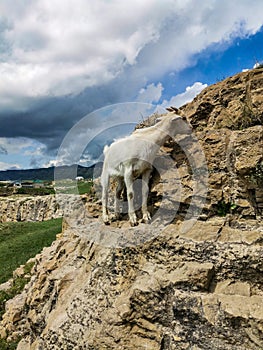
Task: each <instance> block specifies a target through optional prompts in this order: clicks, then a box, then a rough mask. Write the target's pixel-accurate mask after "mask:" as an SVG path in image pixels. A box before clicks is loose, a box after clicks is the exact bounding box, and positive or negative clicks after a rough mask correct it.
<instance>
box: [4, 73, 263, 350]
mask: <svg viewBox="0 0 263 350" xmlns="http://www.w3.org/2000/svg"><path fill="white" fill-rule="evenodd" d="M262 86H263V70H262V69H257V70H252V71H249V72H247V73H240V74H238V75H236V76H234V77H230V78H228V79H226V80H225V81H222V82H220V83H218V84H215V85H213V86H211V87H208V88H206V89H205V90H203V91H202V92H201V94H200V95H198V96H197V97H196V98H195V99H194V100H193V101H192V102H191V103H189V104H187V105H185V106H183V107H182V108H180V114H185V115H186V117H187V118H188V119H189V120H190V121H191V123H192V125H193V126H194V131H195V137H196V139H198V140H199V141H198V142H197V140H194V142H190V141H191V140H190V139H189V138H182V139H179V140H177V141H178V142H175V140H170V141H167V143H166V144H165V145H164V147H163V149H162V152H163V153H162V154H165V155H166V157H165V159H163V157H162V155H161V154H160V157H159V159H157V161H158V162H159V163H158V164H159V169H160V171H161V172H160V174H159V175H160V176H159V177H158V176H155V177H154V176H153V179H152V191H151V196H150V198H149V202H150V207H151V210H152V212H153V214H154V215H155V214H156V212H158V210H161V209H165V210H163V212H162V215H163V216H161V217H159V218H157V219H156V220H153V222H152V223H151V224H149V225H145V224H140V225H139V226H137V227H134V228H131V227H129V224H128V222H127V221H126V217H125V215H124V218H123V219H122V220H121V221H115V222H113V223H112V224H111V225H109V226H105V225H104V224H103V223H102V222H101V220H100V212H101V203H100V202H97V203H94V202H92V201H89V200H86V201H85V206H83V203H82V202H81V200H80V199H79V198H76V197H74V196H73V197H72V196H71V197H70V196H64V197H62V199H61V200H60V203H62V205H61V207H60V210H61V211H62V212H63V213H64V218H65V221H64V224H63V233H62V234H61V235H59V237H58V239H57V240H56V241H55V242H54V243H53V244H52V246H51V247H49V248H45V249H44V250H43V251H42V253H41V254H39V255H38V256H37V257H36V258H35V266H34V269H33V276H32V278H31V280H30V282H29V283H28V284H27V286H26V287H25V289H24V291H23V292H22V294H21V295H19V296H17V297H15V299H13V300H10V301H9V302H8V303H7V305H6V313H5V314H4V316H3V320H2V321H1V323H0V335H1V336H2V337H8V339H9V340H11V339H18V337H21V339H22V340H21V341H20V343H19V345H18V349H19V350H40V349H47V350H48V349H50V350H51V349H52V350H60V349H74V350H81V349H87V350H91V349H94V350H95V349H96V350H97V349H99V350H102V349H107V350H110V349H117V350H123V349H125V350H135V349H136V350H137V349H141V350H143V349H147V348H148V349H151V350H155V349H156V350H157V349H158V350H160V349H162V350H172V349H176V350H183V349H193V350H201V349H215V350H223V349H224V350H258V349H262V348H263V341H262V332H263V282H262V272H263V264H262V256H263V245H262V242H263V227H262V208H263V205H262V204H263V192H262V186H261V184H262V182H261V181H262V172H261V164H262V143H261V142H262V115H263V99H262ZM155 119H156V116H152V117H151V118H149V120H147V121H146V123H145V124H144V123H141V125H140V126H139V127H144V126H149V125H151V124H152V123H153V122H154V120H155ZM192 141H193V140H192ZM200 145H201V146H200ZM198 147H199V148H198ZM200 147H201V148H202V150H203V153H204V154H205V157H204V158H205V159H202V157H201V158H199V157H198V155H199V151H200ZM182 148H183V149H182ZM184 151H185V152H184ZM173 159H175V160H176V166H175V165H174V162H173ZM204 163H206V166H204ZM193 164H194V167H193ZM205 168H207V170H208V172H207V173H208V178H207V181H205V180H204V171H205V170H206V169H205ZM201 175H203V176H201ZM164 189H165V191H164ZM166 190H167V191H166ZM193 201H194V204H195V205H194V206H192V207H191V203H192V202H193ZM34 203H35V204H34V205H36V202H34ZM9 206H10V208H11V207H13V204H12V205H11V204H9ZM164 207H165V208H164ZM189 208H191V210H192V211H190V214H192V215H188V213H189ZM200 208H201V210H202V211H201V212H200V211H199V212H198V209H200ZM84 209H85V210H84ZM11 212H13V211H12V210H11ZM22 212H24V211H23V210H22V211H21V213H22ZM196 213H197V214H198V213H199V214H198V215H197V214H196ZM12 215H13V214H12ZM52 215H53V214H52ZM199 215H201V216H199ZM12 217H15V215H13V216H12ZM21 217H22V216H21ZM158 220H159V221H158Z"/></svg>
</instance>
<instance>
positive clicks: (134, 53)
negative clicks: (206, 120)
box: [0, 0, 263, 170]
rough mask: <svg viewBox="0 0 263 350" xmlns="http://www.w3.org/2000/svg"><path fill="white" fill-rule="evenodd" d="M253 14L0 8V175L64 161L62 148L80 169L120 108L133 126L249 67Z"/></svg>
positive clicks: (30, 2)
mask: <svg viewBox="0 0 263 350" xmlns="http://www.w3.org/2000/svg"><path fill="white" fill-rule="evenodd" d="M262 13H263V2H262V1H261V0H231V1H229V0H203V1H200V0H133V1H125V0H92V1H91V0H90V1H89V0H52V1H47V0H13V1H10V0H0V170H6V169H26V168H38V167H47V166H51V165H59V164H66V163H69V162H70V159H69V158H68V159H67V156H66V154H65V148H64V149H63V150H64V154H63V155H62V156H61V158H60V159H58V157H57V154H58V153H59V154H60V155H61V152H59V150H61V145H63V144H64V145H67V147H69V148H70V149H71V150H74V149H75V148H76V149H77V151H76V152H83V150H84V149H86V151H85V152H86V155H85V156H82V157H81V155H80V156H78V157H77V158H79V162H80V163H82V164H83V165H89V164H91V163H92V162H94V161H96V159H97V158H98V156H99V153H100V152H101V147H99V149H97V150H96V147H97V146H96V145H98V139H102V138H107V139H109V138H110V136H109V134H110V132H109V130H108V128H109V127H111V128H113V126H109V125H113V124H114V125H115V126H114V127H115V129H114V133H113V134H114V137H115V138H116V137H118V136H121V134H122V132H121V131H120V128H118V125H117V124H118V123H119V124H120V125H121V124H122V123H128V119H129V118H128V119H127V115H126V116H124V114H125V113H126V112H127V104H128V106H129V107H128V109H130V106H131V104H130V103H133V104H132V106H133V107H134V115H136V117H134V118H131V122H132V123H135V122H136V120H137V119H138V118H140V117H141V118H145V117H146V116H147V113H150V109H151V108H146V106H148V105H150V106H152V107H158V108H159V107H160V108H165V107H166V106H170V105H173V106H177V107H180V106H181V105H183V104H184V103H187V102H189V101H191V100H192V99H193V98H194V97H195V96H196V94H198V93H199V92H201V91H202V89H204V88H205V87H206V86H209V85H211V84H214V83H216V82H218V81H220V80H222V79H224V78H226V77H228V76H231V75H234V74H236V73H238V72H241V71H242V70H244V69H252V68H253V66H254V65H255V64H256V63H260V62H262V61H263V16H262ZM112 106H118V107H117V109H116V108H113V107H112ZM119 106H123V108H121V109H120V108H119ZM109 111H110V112H111V113H109ZM116 111H118V115H117V114H116ZM130 112H131V111H130ZM112 115H114V116H112ZM107 118H109V119H107ZM136 118H137V119H136ZM83 120H84V121H85V122H83ZM112 120H114V123H113V124H111V121H112ZM138 120H139V119H138ZM87 121H88V122H87ZM102 125H103V130H104V131H105V130H106V129H107V130H106V134H105V135H106V136H105V135H104V136H103V137H102V134H101V131H102ZM107 125H108V126H107ZM76 126H77V127H76ZM124 129H125V128H124ZM72 130H73V132H72ZM111 130H112V129H111ZM67 135H70V137H68V138H67ZM91 135H92V138H91ZM93 138H96V140H97V141H96V142H95V141H94V142H93V143H92V142H90V140H91V139H92V140H93ZM65 139H67V140H68V142H67V143H65V142H64V141H65ZM69 140H70V142H69ZM85 140H89V142H88V141H87V142H86V146H87V147H86V148H85ZM92 140H91V141H92ZM63 142H64V143H63ZM80 144H81V147H80V146H79V145H80ZM88 146H90V149H89V147H88ZM97 148H98V147H97ZM77 161H78V160H77Z"/></svg>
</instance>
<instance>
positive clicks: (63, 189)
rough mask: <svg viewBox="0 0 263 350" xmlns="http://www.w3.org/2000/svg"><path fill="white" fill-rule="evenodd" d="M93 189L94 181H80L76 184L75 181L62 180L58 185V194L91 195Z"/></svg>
mask: <svg viewBox="0 0 263 350" xmlns="http://www.w3.org/2000/svg"><path fill="white" fill-rule="evenodd" d="M92 187H93V182H92V181H79V182H78V183H77V187H76V183H75V182H74V181H73V180H69V181H67V180H64V181H63V180H62V181H58V183H57V190H56V191H57V193H64V194H80V195H81V194H85V193H90V192H91V190H92Z"/></svg>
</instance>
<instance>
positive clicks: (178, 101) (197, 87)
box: [161, 82, 207, 108]
mask: <svg viewBox="0 0 263 350" xmlns="http://www.w3.org/2000/svg"><path fill="white" fill-rule="evenodd" d="M206 87H207V84H202V83H200V82H196V83H194V84H193V85H192V86H187V88H186V89H185V92H183V93H181V94H178V95H176V96H173V97H171V99H170V100H169V101H167V100H164V101H163V102H162V104H161V107H163V108H165V107H168V106H174V107H178V108H179V107H181V106H183V105H184V104H185V103H188V102H191V101H192V100H193V99H194V98H195V96H196V95H198V94H199V93H200V92H201V91H202V90H203V89H204V88H206Z"/></svg>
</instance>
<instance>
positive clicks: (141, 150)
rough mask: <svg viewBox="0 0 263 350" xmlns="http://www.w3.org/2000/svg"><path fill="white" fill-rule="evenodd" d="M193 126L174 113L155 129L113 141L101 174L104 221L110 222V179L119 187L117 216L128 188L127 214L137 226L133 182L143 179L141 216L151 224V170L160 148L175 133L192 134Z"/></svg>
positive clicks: (117, 192) (108, 148) (136, 132)
mask: <svg viewBox="0 0 263 350" xmlns="http://www.w3.org/2000/svg"><path fill="white" fill-rule="evenodd" d="M191 130H192V129H191V127H190V126H189V125H188V124H187V123H186V122H184V121H183V119H182V118H181V117H180V116H178V115H176V114H175V113H168V114H167V115H166V116H164V117H163V118H162V119H161V121H159V122H158V123H157V124H155V125H154V126H151V127H148V128H143V129H138V130H136V131H134V132H133V133H132V134H131V135H130V136H127V137H125V138H122V139H119V140H117V141H115V142H113V143H112V144H111V145H110V146H105V148H104V156H105V159H104V163H103V169H102V174H101V185H102V218H103V221H104V222H105V223H109V221H110V220H109V215H108V208H107V202H108V187H109V179H110V177H114V178H116V180H117V182H118V185H117V189H116V193H115V210H114V211H115V217H116V218H118V217H119V215H120V203H119V202H120V195H121V192H122V190H123V188H124V185H125V186H126V189H127V197H128V213H129V220H130V223H131V225H132V226H134V225H137V217H136V214H135V210H134V203H133V200H134V190H133V183H134V181H135V180H136V179H137V178H138V177H139V176H141V177H142V214H143V221H144V222H148V221H149V220H150V219H151V216H150V214H149V212H148V210H147V198H148V192H149V188H148V183H149V179H150V175H151V171H152V164H153V161H154V159H155V157H156V154H157V152H158V150H159V148H160V147H161V146H162V145H163V144H164V142H165V141H166V140H167V139H168V138H169V137H170V136H174V135H175V134H189V133H190V132H191Z"/></svg>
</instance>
